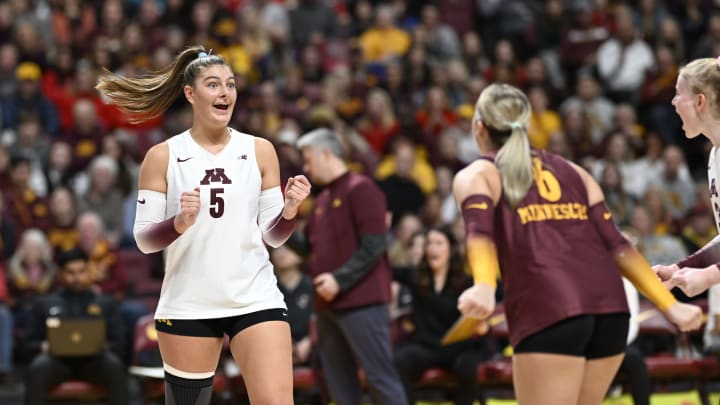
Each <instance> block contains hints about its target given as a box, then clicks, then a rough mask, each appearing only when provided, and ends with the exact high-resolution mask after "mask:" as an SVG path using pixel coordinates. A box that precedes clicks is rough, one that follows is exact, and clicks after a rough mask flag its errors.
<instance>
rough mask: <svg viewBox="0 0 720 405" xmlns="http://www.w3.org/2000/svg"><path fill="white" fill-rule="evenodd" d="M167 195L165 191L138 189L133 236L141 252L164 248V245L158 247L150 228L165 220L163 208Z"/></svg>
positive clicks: (156, 250)
mask: <svg viewBox="0 0 720 405" xmlns="http://www.w3.org/2000/svg"><path fill="white" fill-rule="evenodd" d="M166 207H167V197H166V195H165V193H160V192H157V191H152V190H140V191H138V199H137V209H136V210H135V225H134V226H133V236H134V237H135V243H136V244H137V246H138V249H140V251H141V252H143V253H154V252H158V251H160V250H162V249H164V248H165V247H166V246H162V247H158V244H157V242H156V241H155V240H153V238H152V235H151V233H150V232H149V230H150V228H151V227H152V226H153V225H156V224H159V223H161V222H163V221H164V220H165V209H166Z"/></svg>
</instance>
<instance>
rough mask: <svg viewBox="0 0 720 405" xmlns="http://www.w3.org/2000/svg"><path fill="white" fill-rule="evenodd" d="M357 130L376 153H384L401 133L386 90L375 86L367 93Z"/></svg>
mask: <svg viewBox="0 0 720 405" xmlns="http://www.w3.org/2000/svg"><path fill="white" fill-rule="evenodd" d="M357 130H358V132H359V133H360V135H362V136H363V138H365V140H367V142H368V143H369V144H370V146H371V147H372V148H373V150H374V151H375V153H377V154H378V155H384V154H385V153H386V152H387V146H388V143H389V141H390V140H392V139H393V137H395V136H396V135H397V134H399V133H400V124H399V123H398V121H397V118H395V112H394V111H393V102H392V100H391V99H390V96H389V95H388V94H387V92H385V90H383V89H380V88H377V87H376V88H373V89H371V90H370V92H369V93H368V95H367V101H366V103H365V112H364V113H363V114H362V116H361V117H360V119H359V120H358V122H357Z"/></svg>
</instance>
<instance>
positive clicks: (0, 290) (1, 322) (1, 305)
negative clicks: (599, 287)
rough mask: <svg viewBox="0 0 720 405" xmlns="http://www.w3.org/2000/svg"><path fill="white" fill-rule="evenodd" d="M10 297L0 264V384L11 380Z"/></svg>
mask: <svg viewBox="0 0 720 405" xmlns="http://www.w3.org/2000/svg"><path fill="white" fill-rule="evenodd" d="M10 298H11V297H10V293H9V292H8V287H7V281H6V278H5V266H2V265H0V386H1V385H4V384H6V383H10V382H12V372H13V340H14V339H15V336H14V331H15V327H14V325H13V316H12V313H11V312H10V308H9V304H10V302H9V301H10Z"/></svg>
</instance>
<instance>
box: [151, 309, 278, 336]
mask: <svg viewBox="0 0 720 405" xmlns="http://www.w3.org/2000/svg"><path fill="white" fill-rule="evenodd" d="M268 321H284V322H288V319H287V310H286V309H281V308H277V309H266V310H262V311H257V312H251V313H249V314H244V315H237V316H230V317H227V318H214V319H156V320H155V329H157V330H158V331H161V332H165V333H170V334H173V335H181V336H197V337H223V335H224V334H227V335H228V336H230V338H232V337H233V336H235V335H237V334H238V333H239V332H240V331H242V330H243V329H246V328H249V327H251V326H253V325H256V324H258V323H262V322H268Z"/></svg>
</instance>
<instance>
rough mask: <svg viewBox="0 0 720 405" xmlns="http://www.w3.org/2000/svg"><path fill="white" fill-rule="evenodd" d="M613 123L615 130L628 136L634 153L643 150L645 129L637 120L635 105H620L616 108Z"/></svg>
mask: <svg viewBox="0 0 720 405" xmlns="http://www.w3.org/2000/svg"><path fill="white" fill-rule="evenodd" d="M613 123H614V127H613V130H614V131H620V132H622V133H623V134H625V135H626V136H627V139H628V141H629V142H630V147H631V148H632V150H633V151H636V150H639V149H642V143H643V140H642V139H643V135H645V128H644V127H643V126H642V124H641V123H640V122H639V121H638V119H637V114H636V113H635V104H631V103H618V104H617V105H616V107H615V118H614V119H613Z"/></svg>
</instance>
